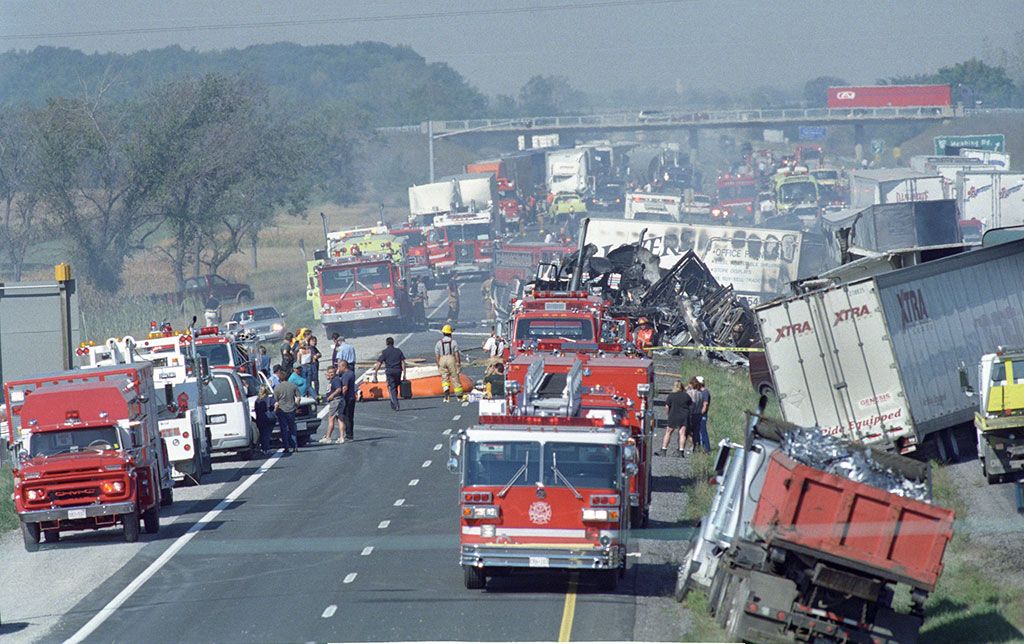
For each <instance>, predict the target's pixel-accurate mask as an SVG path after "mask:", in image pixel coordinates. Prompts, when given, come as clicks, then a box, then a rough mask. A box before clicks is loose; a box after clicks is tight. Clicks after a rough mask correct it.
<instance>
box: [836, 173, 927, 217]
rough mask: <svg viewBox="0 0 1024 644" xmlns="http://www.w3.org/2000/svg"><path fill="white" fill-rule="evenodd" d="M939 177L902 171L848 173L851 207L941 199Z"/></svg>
mask: <svg viewBox="0 0 1024 644" xmlns="http://www.w3.org/2000/svg"><path fill="white" fill-rule="evenodd" d="M944 198H946V197H945V191H944V190H943V183H942V177H941V176H940V175H938V174H925V173H922V172H914V171H913V170H907V169H905V168H882V169H878V170H855V171H853V172H852V173H851V174H850V207H851V208H866V207H868V206H873V205H875V204H883V203H900V202H904V201H928V200H931V199H944Z"/></svg>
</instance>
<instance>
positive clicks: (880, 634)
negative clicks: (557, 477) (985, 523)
mask: <svg viewBox="0 0 1024 644" xmlns="http://www.w3.org/2000/svg"><path fill="white" fill-rule="evenodd" d="M764 400H765V399H764V398H762V401H764ZM763 409H764V407H763V406H762V407H761V411H763ZM753 418H754V419H755V422H752V423H751V429H750V430H749V432H748V433H749V438H748V440H747V441H746V442H745V444H744V445H740V444H737V443H731V442H730V441H728V440H724V441H722V443H721V445H720V449H719V453H718V459H717V464H716V476H715V479H714V481H715V482H716V483H717V486H718V487H717V491H716V496H715V499H714V500H713V501H712V505H711V510H710V512H709V514H708V515H707V516H706V517H704V518H703V520H702V521H701V528H700V532H699V533H698V534H697V536H696V537H695V538H694V540H693V542H692V543H691V546H690V549H689V551H688V552H687V554H686V556H685V558H684V563H683V564H682V566H681V567H680V571H679V572H680V575H679V583H678V584H677V588H676V591H677V593H676V596H677V598H680V599H681V598H682V597H683V596H684V595H685V594H686V592H687V590H688V589H689V588H694V587H704V588H706V589H707V591H708V607H709V610H710V611H711V613H712V614H713V615H714V616H715V617H716V619H717V621H718V623H719V625H721V626H722V627H723V628H725V630H726V632H727V633H728V636H729V638H730V641H747V642H769V641H770V642H785V641H815V642H831V641H836V642H871V643H872V644H875V643H878V644H882V643H887V644H888V643H891V644H896V643H900V644H905V643H906V642H914V641H916V639H917V633H918V631H919V629H920V627H921V625H922V624H923V621H924V604H925V601H926V599H927V597H928V594H929V593H930V592H932V591H933V590H934V589H935V585H936V582H937V581H938V578H939V575H940V574H941V572H942V558H943V555H944V553H945V550H946V546H947V545H948V544H949V541H950V539H951V538H952V536H953V518H954V517H953V511H952V510H948V509H946V508H942V507H939V506H936V505H933V504H932V503H930V484H929V473H928V472H929V470H928V465H927V464H926V463H921V462H918V461H912V460H910V459H907V458H905V457H902V456H898V455H895V454H890V453H886V452H882V451H880V450H875V449H873V448H869V447H864V446H858V445H852V444H849V443H846V442H844V441H842V439H839V438H835V437H830V436H827V435H824V434H822V433H820V432H819V431H817V430H814V429H801V428H795V427H793V426H791V425H786V424H783V423H769V421H765V422H764V423H761V424H760V426H759V425H758V424H757V423H756V420H757V419H758V418H759V414H756V415H754V416H753ZM822 455H825V457H824V460H816V459H819V458H822ZM798 458H799V459H800V460H797V459H798ZM836 464H838V467H836V466H835V465H836ZM827 470H831V471H827ZM898 587H902V588H904V589H906V590H907V591H908V592H909V599H910V601H909V606H908V607H907V608H902V609H901V608H900V607H899V603H898V602H897V603H894V602H893V599H894V596H895V595H896V591H897V588H898Z"/></svg>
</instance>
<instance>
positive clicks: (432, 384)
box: [356, 365, 473, 401]
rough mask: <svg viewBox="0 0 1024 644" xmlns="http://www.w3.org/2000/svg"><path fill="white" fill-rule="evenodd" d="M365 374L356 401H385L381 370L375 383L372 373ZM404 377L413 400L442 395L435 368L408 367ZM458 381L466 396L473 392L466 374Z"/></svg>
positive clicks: (386, 389) (439, 380)
mask: <svg viewBox="0 0 1024 644" xmlns="http://www.w3.org/2000/svg"><path fill="white" fill-rule="evenodd" d="M367 374H368V375H366V377H365V378H363V380H362V382H360V383H359V390H358V392H357V394H356V395H357V396H358V399H359V400H360V401H367V400H387V398H388V385H387V381H386V379H385V378H384V372H383V370H382V371H380V372H379V373H378V374H377V375H378V378H377V382H373V380H372V374H373V372H372V371H371V372H367ZM405 375H406V379H407V380H408V381H409V384H410V385H412V397H413V398H434V397H437V396H441V395H443V394H444V392H443V391H442V390H441V376H440V374H438V373H437V367H435V366H432V365H431V366H423V367H408V368H406V371H405ZM460 379H461V380H462V391H463V392H464V393H467V394H468V393H469V392H470V391H472V390H473V381H472V380H470V379H469V377H468V376H466V374H461V378H460ZM454 393H455V392H454V391H453V392H452V394H453V395H454Z"/></svg>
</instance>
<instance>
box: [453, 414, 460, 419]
mask: <svg viewBox="0 0 1024 644" xmlns="http://www.w3.org/2000/svg"><path fill="white" fill-rule="evenodd" d="M460 418H462V414H455V415H454V416H452V420H458V419H460Z"/></svg>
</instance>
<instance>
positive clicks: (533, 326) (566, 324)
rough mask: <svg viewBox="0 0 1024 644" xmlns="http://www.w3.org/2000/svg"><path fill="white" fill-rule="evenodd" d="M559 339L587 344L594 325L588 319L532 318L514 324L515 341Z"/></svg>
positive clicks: (591, 336) (592, 335)
mask: <svg viewBox="0 0 1024 644" xmlns="http://www.w3.org/2000/svg"><path fill="white" fill-rule="evenodd" d="M536 338H561V339H564V340H574V341H580V342H589V341H592V340H593V339H594V325H593V323H592V322H591V321H590V320H589V319H579V318H577V319H573V318H556V319H551V318H534V319H520V320H519V321H517V322H516V336H515V339H516V340H530V339H536Z"/></svg>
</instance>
